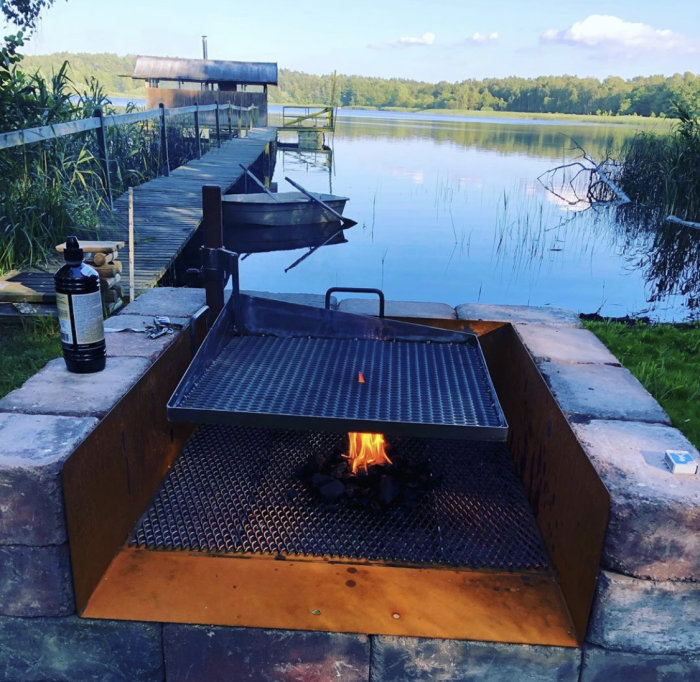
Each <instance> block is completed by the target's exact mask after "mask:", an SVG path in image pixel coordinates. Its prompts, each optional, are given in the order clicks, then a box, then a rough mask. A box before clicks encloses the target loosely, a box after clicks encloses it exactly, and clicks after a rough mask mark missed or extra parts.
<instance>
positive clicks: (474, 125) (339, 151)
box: [241, 111, 700, 321]
mask: <svg viewBox="0 0 700 682" xmlns="http://www.w3.org/2000/svg"><path fill="white" fill-rule="evenodd" d="M271 122H272V123H276V121H275V120H274V117H273V120H272V121H271ZM634 132H635V129H634V128H633V127H632V126H623V125H614V126H612V125H608V126H605V125H599V124H579V125H571V124H569V123H566V122H561V121H551V122H550V121H521V120H514V119H507V120H506V119H487V118H482V119H476V118H474V119H472V118H466V117H451V116H433V117H427V116H424V115H418V114H406V115H396V114H387V113H383V112H361V111H352V112H341V115H340V116H339V118H338V125H337V129H336V133H335V136H334V139H332V140H328V142H329V143H330V145H331V146H332V148H333V163H332V166H331V168H330V169H329V167H328V163H327V157H325V156H324V155H322V154H313V153H305V154H300V153H297V152H279V155H278V160H277V168H276V171H275V177H274V180H275V181H276V182H278V183H279V190H280V191H287V190H289V189H292V188H291V186H290V185H289V184H288V183H286V182H285V181H284V176H289V177H291V178H292V179H293V180H295V181H296V182H299V183H300V184H302V185H303V186H304V187H306V188H307V189H312V190H315V191H326V192H327V191H332V192H333V193H336V194H342V195H345V196H348V197H350V201H349V202H348V204H347V206H346V208H345V215H346V216H348V217H351V218H353V219H354V220H357V221H358V225H357V226H356V227H354V228H352V229H350V230H348V231H347V233H346V236H347V239H348V243H346V244H341V245H336V246H329V247H324V248H322V249H319V250H318V251H317V252H316V253H314V254H313V255H312V256H311V257H309V258H308V259H307V260H305V261H304V262H303V263H301V264H300V265H298V266H297V267H296V268H294V269H293V270H291V271H289V272H288V273H285V272H284V268H285V267H287V266H288V265H290V264H291V263H292V262H293V261H294V260H295V259H296V258H297V257H298V256H299V255H301V253H303V252H301V251H293V252H277V253H271V254H256V255H252V256H250V257H249V258H247V259H246V260H244V261H242V262H241V283H242V286H243V288H246V289H265V290H268V291H284V292H310V293H323V292H325V290H326V289H327V288H329V287H331V286H366V287H379V288H380V289H382V290H383V291H384V293H385V295H386V297H387V299H389V300H413V301H438V302H444V303H448V304H450V305H456V304H459V303H464V302H481V303H505V304H517V305H537V306H555V307H563V308H570V309H573V310H575V311H577V312H585V313H592V312H599V313H600V314H602V315H606V316H615V317H619V316H624V315H631V316H639V315H648V316H650V317H652V318H653V319H659V320H664V321H670V320H675V321H680V320H683V319H687V318H688V317H690V316H692V315H693V312H692V310H691V308H692V305H693V301H694V297H697V296H698V293H699V290H698V286H697V281H698V275H697V273H698V271H699V270H700V265H699V263H700V231H697V230H692V229H691V230H689V229H688V228H674V229H673V230H672V232H671V233H665V234H664V237H663V238H660V236H659V230H658V229H657V226H654V225H651V226H650V225H646V226H644V225H641V224H640V221H638V220H636V219H629V218H628V219H626V220H622V219H621V218H620V216H619V215H616V212H615V209H611V210H604V211H601V212H594V211H590V210H589V211H580V210H578V211H572V210H571V209H570V208H568V207H567V206H565V205H563V202H562V201H560V200H558V199H557V198H556V197H555V196H554V195H552V194H551V193H549V192H547V191H546V190H545V189H544V188H543V186H542V185H541V184H540V183H539V182H538V180H537V178H538V176H540V175H541V174H542V173H544V172H545V171H548V170H549V169H551V168H553V167H554V166H557V165H558V164H561V163H564V162H566V161H569V160H571V159H572V158H573V157H574V156H575V155H576V154H577V152H576V150H574V149H572V146H573V145H572V138H573V139H575V140H576V142H578V143H579V144H580V145H581V146H582V147H583V148H585V149H586V150H587V152H588V153H589V155H591V156H593V157H594V158H602V157H603V156H604V154H605V151H606V149H608V148H610V149H617V148H619V147H620V146H621V145H622V144H623V142H624V141H625V139H626V138H628V137H629V136H631V135H633V134H634ZM618 213H619V212H618ZM642 222H643V221H642ZM679 230H680V233H679ZM681 288H685V289H686V290H687V291H685V292H684V293H679V292H677V291H674V289H681ZM655 299H658V300H655ZM695 305H697V302H696V303H695Z"/></svg>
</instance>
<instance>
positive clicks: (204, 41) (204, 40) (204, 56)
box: [202, 36, 209, 59]
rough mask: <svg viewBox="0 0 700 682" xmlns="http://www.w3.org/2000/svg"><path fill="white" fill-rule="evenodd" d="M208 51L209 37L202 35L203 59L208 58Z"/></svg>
mask: <svg viewBox="0 0 700 682" xmlns="http://www.w3.org/2000/svg"><path fill="white" fill-rule="evenodd" d="M208 58H209V57H208V52H207V37H206V36H202V59H208Z"/></svg>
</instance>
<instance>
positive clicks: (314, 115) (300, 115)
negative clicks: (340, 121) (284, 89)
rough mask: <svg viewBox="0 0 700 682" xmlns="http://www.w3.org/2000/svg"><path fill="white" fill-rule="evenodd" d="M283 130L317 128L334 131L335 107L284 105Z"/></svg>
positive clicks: (318, 129) (322, 130)
mask: <svg viewBox="0 0 700 682" xmlns="http://www.w3.org/2000/svg"><path fill="white" fill-rule="evenodd" d="M282 129H283V130H302V131H304V130H312V131H313V130H315V131H318V132H333V131H334V130H335V108H334V107H305V106H285V107H282Z"/></svg>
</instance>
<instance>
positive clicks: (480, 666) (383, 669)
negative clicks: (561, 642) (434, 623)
mask: <svg viewBox="0 0 700 682" xmlns="http://www.w3.org/2000/svg"><path fill="white" fill-rule="evenodd" d="M580 661H581V650H580V649H574V648H565V647H547V646H530V645H523V644H499V643H494V642H475V641H456V640H440V639H416V638H413V637H387V636H376V637H373V638H372V668H371V675H370V682H406V681H407V680H412V681H415V682H434V681H435V680H439V681H440V682H516V681H517V682H550V681H551V682H555V681H556V682H577V681H578V676H579V665H580Z"/></svg>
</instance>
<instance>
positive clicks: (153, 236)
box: [0, 128, 276, 312]
mask: <svg viewBox="0 0 700 682" xmlns="http://www.w3.org/2000/svg"><path fill="white" fill-rule="evenodd" d="M275 140H276V128H253V129H251V130H249V131H248V133H247V135H246V136H245V137H240V138H233V139H232V140H228V141H222V143H221V147H217V148H214V149H212V150H210V151H209V152H207V153H206V154H205V155H204V156H203V157H202V158H201V159H195V160H193V161H190V162H189V163H187V164H185V165H184V166H180V167H179V168H175V169H173V170H171V171H170V175H169V176H167V177H158V178H155V179H153V180H150V181H149V182H146V183H144V184H143V185H139V186H138V187H134V288H135V291H136V295H137V296H138V294H139V293H141V292H142V291H145V290H146V289H148V288H150V287H153V286H155V285H156V284H157V283H158V282H159V280H160V279H161V278H162V277H163V275H164V274H165V273H166V272H167V271H168V269H169V268H170V267H171V265H172V264H173V262H174V261H175V259H176V258H177V256H178V255H179V254H180V252H181V251H182V249H183V248H184V247H185V245H186V244H187V242H188V240H189V239H190V237H191V236H192V235H193V234H194V232H195V231H196V230H197V228H198V227H199V225H200V223H201V220H202V187H203V186H204V185H219V186H220V187H221V189H222V191H223V192H226V190H228V189H229V188H230V187H232V186H233V185H234V184H235V183H236V182H238V180H240V178H241V176H242V175H243V170H242V169H241V167H240V166H239V164H243V166H245V167H246V168H247V167H248V166H251V165H252V164H254V163H256V162H257V161H258V159H259V158H260V157H261V156H262V155H263V154H264V153H265V151H266V149H268V150H269V149H270V147H268V145H273V144H274V142H275ZM273 161H274V160H273ZM128 202H129V198H128V193H124V194H123V195H122V196H120V197H119V198H118V199H117V200H116V201H115V202H114V210H113V212H112V213H111V214H110V215H109V216H107V217H106V218H105V220H104V221H103V224H102V229H101V234H100V235H99V238H102V239H107V240H114V241H123V242H125V243H126V245H127V249H128V235H129V206H128ZM119 260H120V261H121V262H122V267H123V270H122V273H121V281H120V283H119V284H120V286H121V287H122V290H123V292H124V296H125V297H128V295H129V258H128V251H127V250H126V249H125V250H123V251H122V252H121V253H120V255H119ZM53 269H55V268H52V267H51V266H49V267H48V268H47V269H46V271H44V272H37V271H31V272H19V273H10V277H8V278H7V279H8V280H9V281H3V282H0V302H3V301H6V302H7V303H8V305H7V306H5V305H3V306H0V308H3V309H5V308H9V307H11V306H9V303H11V302H14V303H16V302H18V301H26V302H29V303H33V304H36V303H50V302H51V301H53V300H55V295H54V289H53V275H52V272H53ZM3 292H5V293H6V294H7V296H5V297H3ZM0 312H2V311H0Z"/></svg>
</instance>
